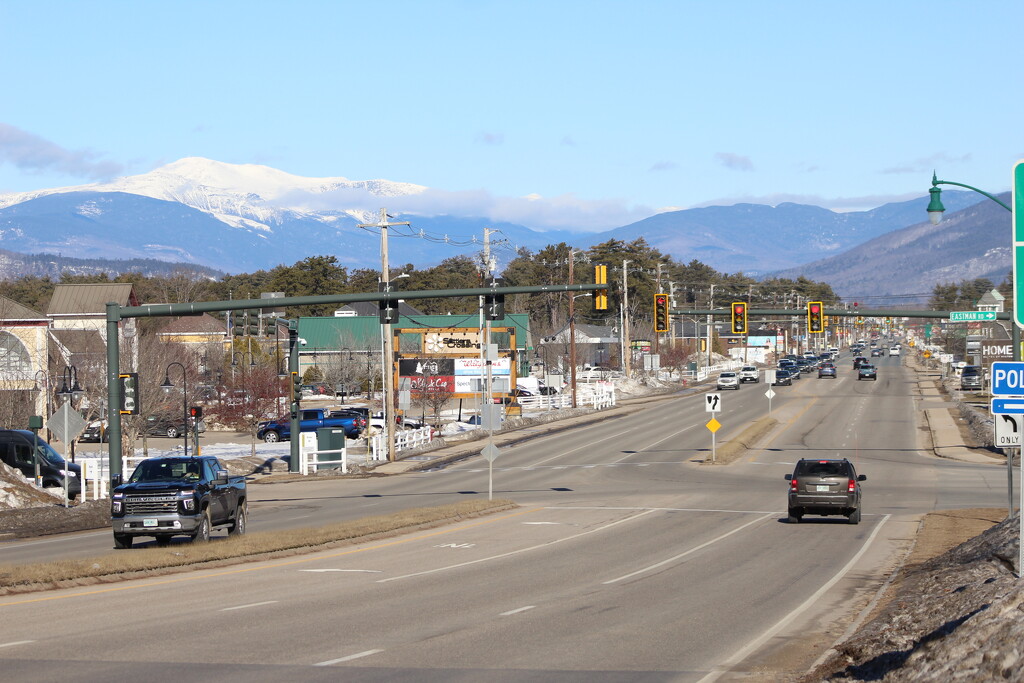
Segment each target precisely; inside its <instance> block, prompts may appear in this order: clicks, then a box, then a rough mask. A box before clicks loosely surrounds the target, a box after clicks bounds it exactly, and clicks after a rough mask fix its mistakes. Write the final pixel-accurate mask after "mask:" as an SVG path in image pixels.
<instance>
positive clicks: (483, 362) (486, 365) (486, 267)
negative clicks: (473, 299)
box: [480, 228, 517, 439]
mask: <svg viewBox="0 0 1024 683" xmlns="http://www.w3.org/2000/svg"><path fill="white" fill-rule="evenodd" d="M492 232H498V231H497V229H492V228H484V262H483V268H482V275H483V279H484V280H485V281H487V282H488V283H489V282H490V276H491V233H492ZM480 321H481V322H482V323H483V325H482V329H481V332H482V333H483V338H482V339H481V340H480V369H481V370H486V374H485V376H484V377H481V378H480V379H481V380H482V388H483V391H482V392H481V398H482V399H484V398H485V399H486V403H487V412H488V415H491V414H492V413H493V412H494V409H493V405H494V403H493V400H494V375H493V373H492V368H491V360H490V357H489V356H488V355H487V353H488V349H489V348H490V344H491V318H490V316H485V315H484V297H480ZM508 381H509V384H510V386H509V391H511V392H513V396H514V395H515V388H516V385H517V383H516V378H515V377H512V375H511V373H510V374H509V378H508ZM483 414H484V401H481V402H480V419H481V420H483ZM489 424H490V434H491V438H492V439H493V438H494V420H493V419H490V420H489Z"/></svg>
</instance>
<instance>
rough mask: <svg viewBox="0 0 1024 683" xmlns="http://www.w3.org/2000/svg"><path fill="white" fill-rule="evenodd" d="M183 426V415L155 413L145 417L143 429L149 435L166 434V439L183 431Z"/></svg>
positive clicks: (173, 437) (175, 437)
mask: <svg viewBox="0 0 1024 683" xmlns="http://www.w3.org/2000/svg"><path fill="white" fill-rule="evenodd" d="M200 424H202V423H200ZM185 426H186V425H185V416H184V415H169V414H167V413H157V414H156V415H150V416H149V417H147V418H146V423H145V425H144V426H143V431H144V432H145V433H146V434H149V435H150V436H166V437H167V438H168V439H177V438H178V437H179V436H181V434H182V432H184V431H185ZM200 431H203V430H200Z"/></svg>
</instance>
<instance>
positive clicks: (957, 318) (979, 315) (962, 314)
mask: <svg viewBox="0 0 1024 683" xmlns="http://www.w3.org/2000/svg"><path fill="white" fill-rule="evenodd" d="M995 319H996V312H995V311H950V312H949V322H951V323H976V322H991V321H993V320H995Z"/></svg>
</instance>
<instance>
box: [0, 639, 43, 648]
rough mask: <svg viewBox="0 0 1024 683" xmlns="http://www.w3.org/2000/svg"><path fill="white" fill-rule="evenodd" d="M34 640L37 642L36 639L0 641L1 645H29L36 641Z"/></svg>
mask: <svg viewBox="0 0 1024 683" xmlns="http://www.w3.org/2000/svg"><path fill="white" fill-rule="evenodd" d="M34 642H36V641H34V640H15V641H13V642H10V643H0V647H14V646H15V645H28V644H29V643H34Z"/></svg>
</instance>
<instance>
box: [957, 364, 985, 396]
mask: <svg viewBox="0 0 1024 683" xmlns="http://www.w3.org/2000/svg"><path fill="white" fill-rule="evenodd" d="M984 388H985V383H984V380H983V379H982V370H981V368H980V367H978V366H977V365H968V366H967V367H965V368H964V369H963V370H961V371H960V390H961V391H981V390H982V389H984Z"/></svg>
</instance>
